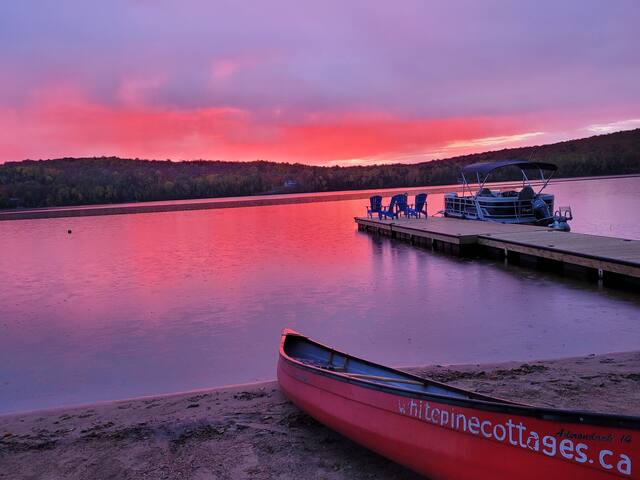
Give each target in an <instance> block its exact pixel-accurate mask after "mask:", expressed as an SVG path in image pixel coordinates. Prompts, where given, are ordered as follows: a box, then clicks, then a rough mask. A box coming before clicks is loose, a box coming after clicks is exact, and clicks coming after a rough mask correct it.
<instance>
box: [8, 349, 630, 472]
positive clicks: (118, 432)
mask: <svg viewBox="0 0 640 480" xmlns="http://www.w3.org/2000/svg"><path fill="white" fill-rule="evenodd" d="M407 370H410V371H413V372H414V373H418V374H421V375H424V376H427V377H432V378H436V379H438V380H440V381H445V382H448V383H451V384H452V385H456V386H461V387H464V388H468V389H471V390H475V391H478V392H481V393H486V394H491V395H495V396H499V397H502V398H506V399H512V400H517V401H520V402H526V403H530V404H533V405H540V406H552V407H566V408H577V409H583V410H592V411H598V412H607V413H623V414H632V415H634V414H635V415H638V414H640V352H634V353H619V354H611V355H604V356H588V357H581V358H571V359H562V360H551V361H540V362H533V363H527V364H523V363H521V362H518V363H507V364H495V365H465V366H458V365H456V366H450V367H440V366H432V367H421V368H412V369H407ZM0 478H2V479H5V478H6V479H12V480H13V479H59V478H65V479H138V478H141V479H144V478H149V479H174V478H175V479H197V480H204V479H243V478H248V479H271V478H280V479H295V480H300V479H312V478H314V479H315V478H318V479H334V480H343V479H344V480H346V479H373V478H387V479H417V478H420V477H418V476H417V475H415V474H413V473H411V472H409V471H408V470H406V469H404V468H402V467H400V466H398V465H396V464H394V463H392V462H389V461H387V460H385V459H384V458H382V457H379V456H378V455H375V454H373V453H371V452H369V451H368V450H366V449H364V448H362V447H360V446H358V445H356V444H354V443H352V442H351V441H349V440H347V439H345V438H343V437H341V436H340V435H338V434H336V433H334V432H332V431H331V430H329V429H327V428H325V427H323V426H322V425H320V424H319V423H317V422H316V421H314V420H313V419H311V418H310V417H308V416H307V415H305V414H304V413H302V412H301V411H299V410H298V409H297V408H295V407H294V406H293V405H292V404H291V403H289V402H288V401H287V399H286V398H285V397H284V396H283V394H282V393H281V392H280V390H279V389H278V386H277V383H275V382H268V383H261V384H254V385H250V386H239V387H232V388H223V389H212V390H207V391H199V392H190V393H182V394H175V395H166V396H158V397H148V398H141V399H133V400H125V401H118V402H110V403H104V404H96V405H91V406H85V407H77V408H64V409H56V410H47V411H39V412H29V413H24V414H14V415H5V416H0Z"/></svg>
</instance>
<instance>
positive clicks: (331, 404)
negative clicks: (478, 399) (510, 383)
mask: <svg viewBox="0 0 640 480" xmlns="http://www.w3.org/2000/svg"><path fill="white" fill-rule="evenodd" d="M278 381H279V383H280V386H281V388H282V390H283V391H284V393H285V395H286V396H287V397H288V398H289V399H290V400H291V401H292V402H293V403H294V404H295V405H297V406H298V407H299V408H300V409H302V410H304V411H305V412H307V413H308V414H309V415H311V416H312V417H314V418H316V419H317V420H318V421H320V422H321V423H323V424H325V425H327V426H328V427H329V428H331V429H333V430H335V431H337V432H339V433H341V434H342V435H344V436H346V437H348V438H350V439H352V440H354V441H355V442H357V443H360V444H361V445H364V446H365V447H368V448H370V449H371V450H373V451H375V452H377V453H379V454H381V455H383V456H385V457H387V458H389V459H391V460H394V461H396V462H398V463H400V464H402V465H404V466H406V467H408V468H410V469H412V470H414V471H416V472H418V473H421V474H423V475H425V476H428V477H429V478H431V479H433V480H447V479H451V480H454V479H455V480H461V479H470V480H471V479H474V480H478V479H491V480H499V479H509V480H511V479H516V478H518V479H523V480H528V479H531V480H534V479H536V480H538V479H541V478H550V479H551V478H558V479H559V478H563V479H564V478H578V477H579V478H581V479H584V480H591V479H605V478H638V476H637V473H636V472H635V471H634V468H633V467H634V466H633V465H632V462H633V461H634V460H637V459H638V448H637V442H638V441H639V440H640V438H635V434H636V433H637V431H633V430H628V431H625V430H623V429H612V428H609V427H601V426H592V425H583V424H576V423H562V422H558V421H555V420H550V421H547V420H542V419H539V418H535V417H531V416H519V415H514V414H512V413H500V412H492V411H487V410H480V409H475V408H466V407H461V406H456V405H451V404H447V403H442V402H437V401H432V400H424V399H420V398H419V396H416V398H412V397H411V396H407V395H402V394H393V393H389V392H386V391H383V390H380V389H376V388H369V387H363V386H362V385H359V384H358V383H357V382H349V381H344V380H343V379H336V378H333V377H332V376H331V375H322V374H318V373H316V372H314V371H313V370H312V369H307V368H305V367H304V366H300V365H298V364H296V363H295V362H290V361H288V360H287V359H286V358H283V357H282V356H281V357H280V360H279V362H278ZM536 437H537V442H536ZM627 440H630V441H631V443H629V442H628V441H627ZM639 468H640V467H639Z"/></svg>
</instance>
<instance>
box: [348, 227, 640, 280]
mask: <svg viewBox="0 0 640 480" xmlns="http://www.w3.org/2000/svg"><path fill="white" fill-rule="evenodd" d="M355 221H356V223H357V224H358V229H359V230H361V231H369V232H374V233H378V234H381V235H386V236H389V237H392V238H396V239H399V240H404V241H407V242H410V243H412V244H415V245H419V246H423V247H427V248H432V249H434V250H440V251H443V252H447V253H451V254H453V255H465V256H469V255H472V256H491V257H495V256H499V257H504V258H506V259H507V260H508V261H509V262H514V263H518V264H523V265H527V266H533V267H538V268H543V269H545V270H553V271H557V272H560V273H568V274H571V275H575V274H578V275H580V276H585V277H586V278H589V279H593V280H595V281H602V282H603V283H604V284H606V285H608V286H625V287H627V286H628V287H631V288H640V240H627V239H622V238H613V237H603V236H599V235H586V234H582V233H570V232H560V231H557V230H553V229H550V228H547V227H538V226H532V225H508V224H502V223H494V222H480V221H474V220H458V219H453V218H439V217H429V218H427V219H425V218H421V219H408V218H400V219H394V220H378V218H377V217H374V218H373V219H371V218H367V217H356V218H355Z"/></svg>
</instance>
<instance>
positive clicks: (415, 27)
mask: <svg viewBox="0 0 640 480" xmlns="http://www.w3.org/2000/svg"><path fill="white" fill-rule="evenodd" d="M639 25H640V2H639V1H637V0H629V1H625V0H615V1H604V0H603V1H585V0H580V1H574V2H568V1H567V2H558V1H557V0H554V1H529V2H525V1H488V0H487V1H473V0H469V1H447V2H444V1H443V2H430V1H427V0H415V1H413V0H395V1H391V0H388V1H380V0H363V1H355V0H350V1H345V0H336V1H334V0H322V1H315V2H305V1H300V0H291V1H289V0H277V1H274V0H270V1H251V0H245V1H238V0H231V1H219V0H184V1H180V2H178V1H163V0H130V1H124V0H110V1H105V2H87V1H86V0H84V1H81V0H56V1H54V0H51V1H47V0H33V1H14V2H11V1H6V2H2V4H1V5H0V162H4V161H10V160H22V159H25V158H34V159H38V158H55V157H60V156H101V155H118V156H121V157H140V158H158V159H165V158H171V159H174V160H180V159H185V160H189V159H198V158H204V159H220V160H255V159H265V160H272V161H289V162H302V163H309V164H318V165H334V164H340V165H358V164H368V163H389V162H416V161H424V160H429V159H434V158H444V157H449V156H453V155H456V154H459V153H467V152H473V151H485V150H495V149H501V148H505V147H509V146H519V145H536V144H541V143H550V142H553V141H558V140H564V139H569V138H579V137H586V136H590V135H594V134H599V133H608V132H612V131H617V130H623V129H630V128H637V127H640V53H638V48H639V45H640V28H639Z"/></svg>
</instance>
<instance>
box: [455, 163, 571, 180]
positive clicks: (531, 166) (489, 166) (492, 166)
mask: <svg viewBox="0 0 640 480" xmlns="http://www.w3.org/2000/svg"><path fill="white" fill-rule="evenodd" d="M511 166H514V167H518V168H519V169H520V170H549V171H552V172H555V171H556V170H558V167H557V166H556V165H554V164H553V163H544V162H529V161H527V160H500V161H498V162H482V163H472V164H471V165H467V166H466V167H463V169H462V174H463V175H464V176H465V177H467V176H471V175H488V174H489V173H491V172H493V171H494V170H497V169H499V168H504V167H511Z"/></svg>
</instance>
